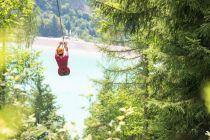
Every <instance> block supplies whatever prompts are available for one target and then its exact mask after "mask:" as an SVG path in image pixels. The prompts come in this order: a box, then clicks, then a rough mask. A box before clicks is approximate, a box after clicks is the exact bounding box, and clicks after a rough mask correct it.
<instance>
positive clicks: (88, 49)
mask: <svg viewBox="0 0 210 140" xmlns="http://www.w3.org/2000/svg"><path fill="white" fill-rule="evenodd" d="M61 40H62V39H61V38H48V37H36V38H35V40H34V43H33V46H41V47H52V48H57V46H58V43H59V41H61ZM67 41H68V44H69V49H70V50H71V51H80V52H85V53H99V50H98V48H97V47H96V46H95V45H94V43H91V42H86V41H83V40H80V39H75V38H71V39H67Z"/></svg>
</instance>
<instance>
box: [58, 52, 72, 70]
mask: <svg viewBox="0 0 210 140" xmlns="http://www.w3.org/2000/svg"><path fill="white" fill-rule="evenodd" d="M55 59H56V61H57V64H58V67H59V68H66V67H67V65H68V59H69V55H68V53H65V55H64V56H62V57H60V56H59V55H57V54H55Z"/></svg>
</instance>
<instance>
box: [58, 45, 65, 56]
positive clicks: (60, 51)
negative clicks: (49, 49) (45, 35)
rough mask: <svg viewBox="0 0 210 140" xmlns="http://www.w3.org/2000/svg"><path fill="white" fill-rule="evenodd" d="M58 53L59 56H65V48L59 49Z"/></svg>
mask: <svg viewBox="0 0 210 140" xmlns="http://www.w3.org/2000/svg"><path fill="white" fill-rule="evenodd" d="M56 51H57V54H58V55H63V53H64V49H63V48H60V47H59V48H57V50H56Z"/></svg>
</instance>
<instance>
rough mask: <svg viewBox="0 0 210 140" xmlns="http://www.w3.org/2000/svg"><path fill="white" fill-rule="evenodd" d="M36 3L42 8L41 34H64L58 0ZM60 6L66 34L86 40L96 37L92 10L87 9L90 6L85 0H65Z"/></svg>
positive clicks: (52, 35)
mask: <svg viewBox="0 0 210 140" xmlns="http://www.w3.org/2000/svg"><path fill="white" fill-rule="evenodd" d="M36 4H37V6H38V7H39V8H40V17H41V19H40V28H39V33H40V35H41V36H46V37H60V36H62V31H61V29H60V28H61V27H60V23H59V22H60V21H58V9H57V5H56V1H52V2H51V1H49V2H45V1H39V0H37V1H36ZM60 6H61V7H60V8H61V16H62V26H63V28H64V29H63V31H64V35H69V34H71V35H72V36H74V37H80V38H82V39H84V40H91V39H93V37H96V32H95V27H94V26H95V25H94V22H93V21H92V20H91V15H90V11H89V10H87V9H88V6H87V3H86V2H85V1H83V0H80V1H67V0H65V1H62V2H60ZM55 19H56V20H55Z"/></svg>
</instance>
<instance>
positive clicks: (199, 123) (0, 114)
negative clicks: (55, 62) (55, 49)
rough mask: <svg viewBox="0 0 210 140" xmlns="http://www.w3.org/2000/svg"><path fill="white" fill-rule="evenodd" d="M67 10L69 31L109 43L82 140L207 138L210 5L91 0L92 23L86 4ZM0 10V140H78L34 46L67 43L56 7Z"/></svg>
mask: <svg viewBox="0 0 210 140" xmlns="http://www.w3.org/2000/svg"><path fill="white" fill-rule="evenodd" d="M61 2H62V4H61V7H62V18H63V19H64V20H63V26H64V27H65V29H67V30H70V29H71V31H72V34H73V35H75V36H76V35H77V36H79V37H82V36H84V39H89V38H91V37H93V36H95V35H96V32H95V29H94V24H97V25H98V26H97V31H98V32H97V35H98V37H100V38H101V39H102V40H103V42H104V44H106V45H101V44H100V45H99V48H100V50H101V51H102V52H103V53H104V54H106V56H107V63H106V65H104V66H103V70H104V77H103V78H102V79H96V80H94V83H95V87H96V88H97V89H98V94H97V95H96V98H95V100H94V101H93V102H91V104H90V107H89V112H90V116H89V117H88V118H87V119H86V120H85V125H86V127H85V129H84V134H83V137H84V140H208V139H209V137H210V132H209V131H210V116H209V113H210V81H209V79H210V1H209V0H176V1H172V0H106V1H104V0H91V1H90V4H91V8H92V9H93V12H95V13H94V15H95V16H96V17H94V18H96V19H97V22H96V23H92V21H91V19H90V16H89V7H87V6H86V4H85V5H84V2H86V1H83V0H62V1H61ZM35 3H36V4H35ZM69 7H71V8H69ZM74 7H75V9H74ZM0 9H1V10H0V139H1V140H72V138H71V136H70V135H71V134H70V133H69V130H68V127H67V124H66V121H65V119H64V117H62V116H59V115H58V114H57V110H58V107H57V106H56V105H55V98H56V97H55V96H54V95H53V93H52V91H51V89H50V87H49V85H47V84H45V83H44V74H43V66H42V64H41V62H40V61H39V59H38V58H39V55H40V53H39V52H36V51H34V50H33V49H32V47H31V46H32V43H33V40H34V38H35V37H36V36H37V35H43V36H52V37H59V36H61V34H60V33H61V32H60V31H59V29H60V27H58V26H59V21H58V15H57V12H56V11H57V8H56V2H53V1H47V0H46V1H42V0H37V1H36V2H35V1H33V0H5V1H2V0H0ZM78 9H80V10H78ZM81 11H82V12H81ZM82 25H83V26H82ZM83 31H84V32H83ZM113 44H115V45H120V47H116V46H113ZM74 139H75V140H76V139H79V138H74Z"/></svg>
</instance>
